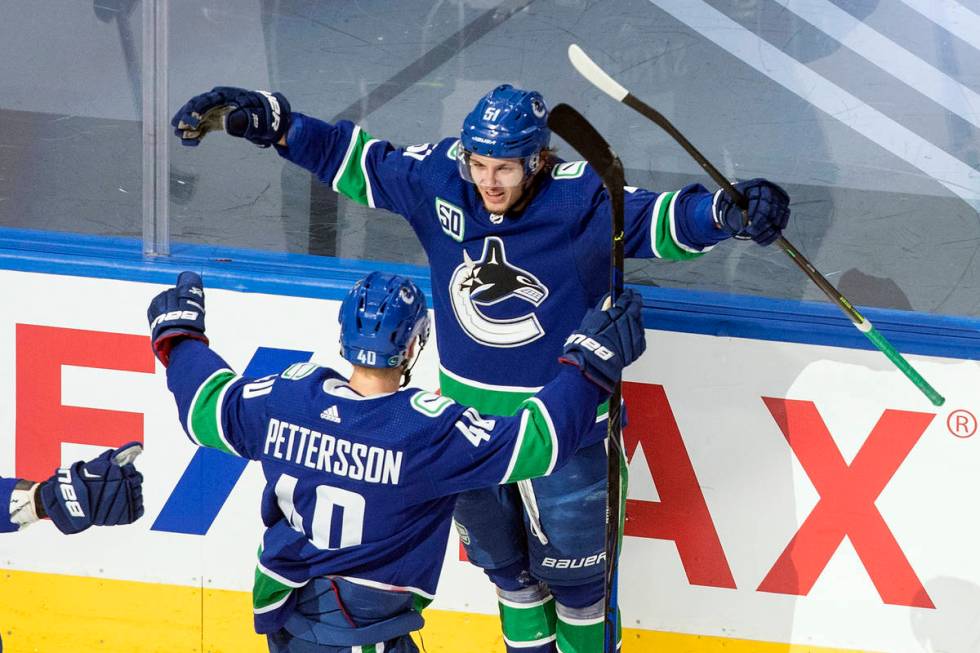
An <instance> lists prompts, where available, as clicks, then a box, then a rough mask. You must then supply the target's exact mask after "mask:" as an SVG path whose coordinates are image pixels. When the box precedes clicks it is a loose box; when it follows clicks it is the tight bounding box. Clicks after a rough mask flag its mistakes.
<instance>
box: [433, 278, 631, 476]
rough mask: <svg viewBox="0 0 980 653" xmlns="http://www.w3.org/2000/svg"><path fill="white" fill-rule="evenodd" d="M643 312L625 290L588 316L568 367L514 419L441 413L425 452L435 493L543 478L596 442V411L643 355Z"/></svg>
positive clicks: (569, 346)
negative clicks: (627, 368) (605, 307)
mask: <svg viewBox="0 0 980 653" xmlns="http://www.w3.org/2000/svg"><path fill="white" fill-rule="evenodd" d="M641 306H642V301H641V298H640V296H639V294H637V293H635V292H634V291H632V290H630V289H627V290H626V291H625V292H624V294H623V295H622V296H621V297H620V299H619V301H618V302H616V304H615V305H614V306H612V307H611V308H610V309H609V310H600V309H598V308H597V309H592V310H591V311H589V313H588V314H587V315H586V316H585V319H584V320H583V321H582V325H581V326H580V327H579V329H578V330H577V331H576V332H574V333H573V334H572V335H571V336H569V338H568V340H567V342H566V343H565V347H564V354H563V355H562V357H561V359H560V360H561V361H562V362H563V363H566V364H568V365H570V366H571V367H569V368H563V369H562V371H561V372H559V374H558V375H557V376H556V377H555V379H553V380H552V381H551V382H550V383H548V384H547V385H545V387H544V388H542V389H541V390H540V391H539V392H538V393H537V394H536V395H534V396H533V397H531V398H529V399H527V400H526V401H525V402H524V403H523V404H522V406H521V408H520V410H519V411H518V412H517V414H516V415H514V416H513V417H495V416H486V415H481V414H479V413H478V412H477V411H476V409H474V408H466V409H463V408H462V407H459V406H455V407H454V408H455V410H454V412H451V411H447V414H448V416H447V418H446V419H445V420H443V422H442V425H441V428H439V429H437V430H436V433H435V435H434V439H433V441H432V442H431V443H430V444H429V445H428V446H427V447H426V449H425V451H424V452H423V455H424V456H427V457H428V458H429V460H428V461H427V462H426V469H430V470H431V482H432V485H433V489H434V491H435V492H436V493H437V494H451V493H455V492H460V491H463V490H467V489H473V488H479V487H486V486H489V485H494V484H497V483H511V482H514V481H520V480H524V479H528V478H533V477H536V476H544V475H547V474H550V473H551V472H553V471H554V470H555V469H558V468H559V467H561V466H562V465H563V464H564V463H565V462H566V461H567V460H568V458H569V457H570V456H571V455H572V454H573V453H574V452H575V451H576V450H578V449H579V448H580V447H584V446H588V445H591V444H595V443H596V442H598V441H601V439H602V437H604V436H596V429H595V428H593V426H594V424H595V413H596V407H597V406H598V404H599V403H600V402H601V401H603V400H604V399H605V398H607V397H608V394H609V391H610V390H611V389H612V386H613V384H614V383H615V382H616V381H617V380H618V379H619V377H620V375H621V373H622V369H623V368H624V367H625V366H627V365H629V364H631V363H632V362H633V361H635V360H636V359H637V358H639V356H640V355H641V354H642V353H643V351H644V350H645V348H646V343H645V340H644V336H643V325H642V321H641ZM433 401H435V399H433ZM443 401H445V402H449V400H448V399H443Z"/></svg>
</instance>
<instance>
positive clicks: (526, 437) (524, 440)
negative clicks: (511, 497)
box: [501, 397, 558, 483]
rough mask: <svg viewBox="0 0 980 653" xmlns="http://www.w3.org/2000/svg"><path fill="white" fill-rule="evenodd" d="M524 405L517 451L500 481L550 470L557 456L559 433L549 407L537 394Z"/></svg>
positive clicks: (541, 474)
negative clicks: (556, 430) (536, 396)
mask: <svg viewBox="0 0 980 653" xmlns="http://www.w3.org/2000/svg"><path fill="white" fill-rule="evenodd" d="M523 408H524V412H523V413H522V414H521V427H520V431H519V432H518V434H517V442H515V443H514V453H513V454H512V455H511V459H510V464H509V465H508V466H507V472H506V473H505V474H504V478H503V479H502V480H501V483H513V482H514V481H523V480H524V479H527V478H533V477H535V476H544V475H545V474H550V473H551V471H552V470H553V469H554V468H555V461H556V460H557V459H558V434H557V433H556V432H555V425H554V422H552V421H551V415H549V414H548V409H547V408H545V405H544V404H543V403H542V402H541V400H540V399H536V398H534V397H532V398H530V399H528V400H527V401H526V402H524V404H523Z"/></svg>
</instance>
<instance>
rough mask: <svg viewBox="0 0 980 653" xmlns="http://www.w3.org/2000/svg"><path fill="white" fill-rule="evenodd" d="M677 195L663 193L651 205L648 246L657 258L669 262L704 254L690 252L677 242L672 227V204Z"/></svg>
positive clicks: (674, 230) (690, 250) (675, 231)
mask: <svg viewBox="0 0 980 653" xmlns="http://www.w3.org/2000/svg"><path fill="white" fill-rule="evenodd" d="M676 200H677V193H676V192H670V193H663V194H661V195H660V196H659V197H657V201H656V203H655V204H654V205H653V220H652V224H651V225H650V241H651V242H650V245H651V247H652V248H653V253H654V255H655V256H656V257H657V258H663V259H668V260H671V261H688V260H690V259H693V258H698V257H699V256H702V255H703V254H704V252H699V251H695V250H692V249H691V248H690V247H687V246H685V245H683V244H681V243H680V241H678V240H677V236H676V233H677V230H676V228H675V226H674V204H675V203H676Z"/></svg>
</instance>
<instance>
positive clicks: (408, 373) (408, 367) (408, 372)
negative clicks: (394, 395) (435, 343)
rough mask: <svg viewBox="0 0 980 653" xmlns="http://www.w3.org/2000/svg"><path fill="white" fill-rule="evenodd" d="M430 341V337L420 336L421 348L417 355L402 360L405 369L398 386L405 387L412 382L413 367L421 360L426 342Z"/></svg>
mask: <svg viewBox="0 0 980 653" xmlns="http://www.w3.org/2000/svg"><path fill="white" fill-rule="evenodd" d="M428 341H429V339H428V338H423V337H422V336H419V348H418V351H416V352H415V356H413V357H412V360H411V361H409V360H408V359H405V360H404V361H402V367H403V368H405V369H404V370H403V371H402V384H401V385H400V386H398V387H399V388H404V387H405V386H407V385H408V384H409V383H411V382H412V368H413V367H415V364H416V363H417V362H419V358H421V356H422V350H423V349H425V343H427V342H428Z"/></svg>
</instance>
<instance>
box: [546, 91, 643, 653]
mask: <svg viewBox="0 0 980 653" xmlns="http://www.w3.org/2000/svg"><path fill="white" fill-rule="evenodd" d="M548 126H549V127H550V128H551V129H552V131H554V132H555V133H556V134H558V135H559V136H561V137H562V138H563V139H565V141H567V142H568V144H569V145H571V146H572V147H574V148H575V149H576V150H577V151H578V152H579V153H580V154H581V155H582V156H583V157H584V158H585V160H586V161H587V162H588V163H589V165H590V166H592V168H593V170H595V171H596V172H597V173H598V174H599V176H600V177H601V178H602V183H603V184H604V185H605V187H606V192H608V193H609V198H610V207H611V209H612V251H611V257H610V266H609V295H610V297H609V302H610V303H612V302H615V301H616V299H617V298H618V297H619V296H620V295H621V294H623V245H624V224H625V218H624V199H623V193H624V186H625V185H626V179H625V175H624V173H623V164H622V163H621V162H620V160H619V157H617V156H616V153H615V152H613V150H612V148H611V147H609V143H607V142H606V140H605V139H604V138H603V137H602V136H601V135H600V134H599V132H597V131H596V130H595V128H594V127H593V126H592V125H591V124H589V122H588V121H587V120H586V119H585V118H584V117H583V116H582V115H581V114H580V113H579V112H578V111H576V110H575V109H573V108H572V107H570V106H568V105H567V104H559V105H558V106H556V107H554V108H553V109H552V110H551V112H550V113H549V115H548ZM621 407H622V382H617V383H616V385H615V386H614V388H613V392H612V396H611V397H610V398H609V415H608V421H607V425H606V435H607V442H608V443H609V444H608V447H609V448H608V454H607V461H608V462H607V467H606V469H607V482H606V497H607V498H606V577H605V618H604V622H603V628H604V634H603V642H604V644H603V650H604V652H605V653H616V651H617V650H618V645H619V551H620V548H621V544H622V540H621V534H622V530H623V524H624V514H623V513H624V510H623V499H624V496H623V474H622V467H621V465H622V464H623V463H622V461H624V460H625V455H626V454H625V448H624V446H623V433H622V413H621Z"/></svg>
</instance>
